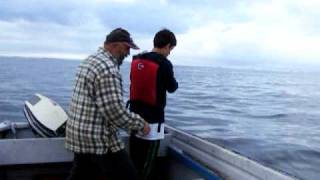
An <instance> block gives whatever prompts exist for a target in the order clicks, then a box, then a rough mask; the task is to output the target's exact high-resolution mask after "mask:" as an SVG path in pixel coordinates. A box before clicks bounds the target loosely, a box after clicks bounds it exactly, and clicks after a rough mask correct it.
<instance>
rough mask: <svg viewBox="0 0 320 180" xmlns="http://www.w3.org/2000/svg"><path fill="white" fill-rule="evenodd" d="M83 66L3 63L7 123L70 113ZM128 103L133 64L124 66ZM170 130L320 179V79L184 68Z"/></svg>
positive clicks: (0, 88)
mask: <svg viewBox="0 0 320 180" xmlns="http://www.w3.org/2000/svg"><path fill="white" fill-rule="evenodd" d="M79 63H80V61H67V60H52V59H51V60H49V59H47V60H46V59H42V60H38V59H32V58H7V57H1V58H0V121H2V120H12V121H25V117H24V115H23V111H22V109H23V104H24V101H25V100H27V99H29V98H30V97H31V96H32V95H33V94H34V93H41V94H43V95H46V96H48V97H50V98H52V99H54V100H55V101H56V102H58V103H59V104H61V105H62V107H63V108H64V109H67V107H68V103H69V100H70V96H71V92H72V87H73V80H74V75H75V72H76V68H77V66H78V65H79ZM121 70H122V73H123V76H124V88H125V96H126V97H127V96H128V90H129V89H128V88H129V86H128V85H129V81H128V79H129V74H128V73H129V64H128V63H125V64H124V65H123V66H122V67H121ZM175 74H176V77H177V80H178V81H179V86H180V87H179V89H178V91H177V92H176V93H174V94H169V96H168V103H167V108H166V113H167V114H166V119H167V123H168V124H170V125H173V126H175V127H177V128H179V129H182V130H184V131H187V132H190V133H193V134H194V135H196V136H199V137H201V138H204V139H207V140H209V141H211V142H214V143H216V144H219V145H221V146H224V147H226V148H228V149H231V150H233V151H236V152H238V153H240V154H242V155H245V156H247V157H249V158H251V159H254V160H256V161H258V162H260V163H262V164H264V165H267V166H269V167H272V168H274V169H278V170H281V171H284V172H287V173H289V174H291V175H294V176H296V177H298V178H300V179H304V180H317V179H319V177H320V170H319V167H320V111H319V107H320V106H319V105H320V76H319V75H320V73H318V72H308V71H288V70H277V71H261V70H252V69H230V68H214V67H187V66H176V67H175Z"/></svg>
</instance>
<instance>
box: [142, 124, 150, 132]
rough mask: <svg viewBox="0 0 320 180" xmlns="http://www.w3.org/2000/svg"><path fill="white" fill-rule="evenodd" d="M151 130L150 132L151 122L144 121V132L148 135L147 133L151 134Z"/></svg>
mask: <svg viewBox="0 0 320 180" xmlns="http://www.w3.org/2000/svg"><path fill="white" fill-rule="evenodd" d="M149 132H150V126H149V123H147V122H145V123H144V127H143V134H144V135H147V134H149Z"/></svg>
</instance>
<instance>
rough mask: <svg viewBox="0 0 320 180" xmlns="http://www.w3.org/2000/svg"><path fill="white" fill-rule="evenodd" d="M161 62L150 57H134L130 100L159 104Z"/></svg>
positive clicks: (153, 104)
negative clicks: (158, 81)
mask: <svg viewBox="0 0 320 180" xmlns="http://www.w3.org/2000/svg"><path fill="white" fill-rule="evenodd" d="M158 70H159V63H158V62H156V61H153V60H150V59H143V58H139V57H138V58H134V59H133V60H132V63H131V74H130V79H131V85H130V101H139V102H143V103H146V104H148V105H151V106H156V105H157V75H158Z"/></svg>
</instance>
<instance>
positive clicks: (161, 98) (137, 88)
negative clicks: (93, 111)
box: [130, 52, 178, 123]
mask: <svg viewBox="0 0 320 180" xmlns="http://www.w3.org/2000/svg"><path fill="white" fill-rule="evenodd" d="M130 80H131V84H130V110H131V111H133V112H135V113H137V114H139V115H140V116H142V117H143V118H144V119H145V120H146V121H148V122H149V123H158V122H164V109H165V106H166V98H167V95H166V92H169V93H173V92H174V91H176V90H177V88H178V82H177V81H176V79H175V77H174V72H173V66H172V64H171V62H170V61H169V60H168V59H167V58H166V57H164V56H162V55H161V54H158V53H155V52H147V53H142V54H138V55H136V56H133V60H132V63H131V73H130Z"/></svg>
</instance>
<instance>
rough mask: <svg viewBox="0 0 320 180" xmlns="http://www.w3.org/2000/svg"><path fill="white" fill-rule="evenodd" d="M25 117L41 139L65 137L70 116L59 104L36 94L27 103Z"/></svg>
mask: <svg viewBox="0 0 320 180" xmlns="http://www.w3.org/2000/svg"><path fill="white" fill-rule="evenodd" d="M24 115H25V116H26V118H27V120H28V122H29V124H30V126H31V128H32V130H33V131H34V132H35V133H36V134H38V135H40V136H41V137H61V136H64V135H65V126H66V122H67V119H68V116H67V114H66V112H65V111H64V110H63V109H62V107H61V106H60V105H59V104H57V103H56V102H54V101H53V100H51V99H49V98H48V97H45V96H43V95H41V94H35V95H34V96H33V97H32V98H31V99H30V100H28V101H26V102H25V106H24Z"/></svg>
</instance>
